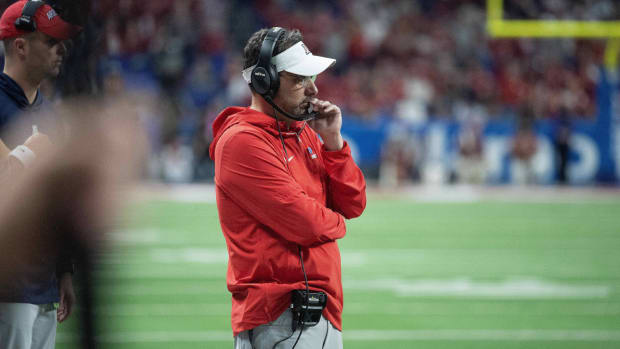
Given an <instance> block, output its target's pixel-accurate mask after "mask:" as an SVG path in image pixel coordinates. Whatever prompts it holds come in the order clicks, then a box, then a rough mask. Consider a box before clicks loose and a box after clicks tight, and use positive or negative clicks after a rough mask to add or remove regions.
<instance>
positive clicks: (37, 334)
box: [0, 303, 56, 349]
mask: <svg viewBox="0 0 620 349" xmlns="http://www.w3.org/2000/svg"><path fill="white" fill-rule="evenodd" d="M55 341H56V309H55V308H54V307H53V306H51V305H50V304H41V305H38V304H27V303H0V348H11V349H53V348H54V342H55Z"/></svg>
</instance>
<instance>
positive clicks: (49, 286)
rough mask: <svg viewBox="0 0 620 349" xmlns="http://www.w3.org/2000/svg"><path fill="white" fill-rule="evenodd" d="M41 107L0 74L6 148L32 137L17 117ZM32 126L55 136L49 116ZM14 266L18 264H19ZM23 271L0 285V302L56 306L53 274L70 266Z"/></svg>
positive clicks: (62, 261)
mask: <svg viewBox="0 0 620 349" xmlns="http://www.w3.org/2000/svg"><path fill="white" fill-rule="evenodd" d="M45 104H46V103H44V101H43V98H42V97H41V94H40V93H39V91H37V96H36V98H35V101H34V102H33V103H32V104H30V103H28V98H26V95H25V94H24V91H23V90H22V88H21V87H20V86H19V85H18V84H17V83H16V82H15V81H14V80H13V79H11V78H10V77H9V76H8V75H6V74H4V73H0V138H2V140H3V141H4V142H5V144H6V145H7V146H8V147H9V148H14V147H16V146H17V145H19V144H22V143H23V142H24V141H25V140H26V138H28V136H29V135H30V134H32V127H31V125H29V124H28V125H19V123H15V122H16V121H17V119H18V118H20V115H24V113H28V112H31V111H37V110H39V109H40V108H42V107H44V106H45ZM33 122H36V123H37V126H38V127H39V130H40V131H41V132H45V133H55V132H53V129H55V128H56V127H57V126H58V125H56V127H54V126H53V123H54V120H52V119H51V117H49V116H48V117H46V118H37V119H33ZM56 123H57V122H56ZM13 125H16V127H17V128H15V127H14V126H13ZM9 129H10V131H9ZM52 139H53V138H52ZM15 263H16V264H18V263H20V261H15ZM21 264H23V263H21ZM26 270H27V272H26V273H23V274H22V275H21V277H19V278H18V279H17V280H12V281H11V283H10V284H8V285H0V302H7V303H30V304H47V303H52V302H58V301H59V299H60V297H59V294H58V279H57V273H60V272H63V271H71V270H72V265H71V260H70V259H69V258H67V257H58V258H55V260H45V259H44V258H43V257H42V258H41V259H40V261H39V263H37V264H36V265H29V266H27V267H26Z"/></svg>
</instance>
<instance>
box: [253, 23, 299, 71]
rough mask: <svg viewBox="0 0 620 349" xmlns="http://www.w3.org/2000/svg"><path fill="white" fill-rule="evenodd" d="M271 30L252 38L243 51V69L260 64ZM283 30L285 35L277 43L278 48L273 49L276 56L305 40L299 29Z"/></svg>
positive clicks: (262, 30) (254, 35) (258, 33)
mask: <svg viewBox="0 0 620 349" xmlns="http://www.w3.org/2000/svg"><path fill="white" fill-rule="evenodd" d="M270 29H271V28H263V29H261V30H259V31H257V32H255V33H254V34H252V36H250V38H249V39H248V42H247V44H246V45H245V48H244V49H243V69H246V68H249V67H251V66H253V65H255V64H256V63H258V56H259V55H260V48H261V46H262V45H263V40H264V39H265V36H267V32H268V31H269V30H270ZM283 29H284V34H282V36H280V38H279V39H278V41H277V42H276V47H275V48H274V49H273V55H274V56H275V55H277V54H278V53H280V52H282V51H284V50H286V49H287V48H289V47H291V46H293V45H295V44H296V43H298V42H300V41H302V40H303V36H302V35H301V32H300V31H299V29H292V30H290V29H286V28H283Z"/></svg>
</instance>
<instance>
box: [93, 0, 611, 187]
mask: <svg viewBox="0 0 620 349" xmlns="http://www.w3.org/2000/svg"><path fill="white" fill-rule="evenodd" d="M504 2H505V3H506V5H505V8H506V13H505V17H506V18H514V19H524V18H527V19H554V18H555V19H567V18H570V19H587V20H592V19H599V20H608V19H617V18H615V17H614V16H616V17H617V15H618V7H619V6H618V5H616V4H615V3H614V2H613V1H612V0H600V1H596V2H588V1H575V2H566V1H552V0H540V1H539V0H529V1H520V2H516V1H504ZM567 4H569V5H567ZM95 10H96V11H97V12H98V14H99V18H101V20H102V28H103V31H104V46H105V56H106V57H107V59H106V60H105V61H104V63H103V64H102V66H101V69H102V73H103V76H104V77H105V78H104V84H103V85H104V90H105V92H106V93H108V94H119V93H122V91H123V90H124V89H127V88H142V89H148V90H151V91H152V92H153V93H154V95H156V96H157V100H158V101H157V102H158V103H159V104H160V105H161V107H160V108H159V109H158V110H159V111H160V112H161V114H162V115H160V116H161V118H160V119H159V120H161V122H159V123H157V124H153V125H150V132H151V138H152V139H154V140H161V142H155V143H156V144H154V147H155V149H156V153H158V154H163V155H164V156H167V157H169V158H170V159H171V161H169V163H168V164H166V163H165V162H163V163H162V162H160V163H158V164H157V165H155V167H157V168H154V169H153V171H154V172H156V173H163V177H164V179H167V180H170V181H177V180H178V181H183V180H188V179H192V178H194V179H195V178H206V177H208V176H209V174H210V171H211V170H212V164H211V163H210V161H208V159H207V158H208V157H207V154H206V149H207V146H208V144H209V142H210V137H211V135H210V123H211V121H212V120H213V119H214V118H215V116H216V115H217V113H218V111H219V110H221V109H222V108H223V107H225V106H227V105H246V104H248V103H249V98H250V95H249V90H248V88H247V86H246V84H245V82H244V81H243V79H242V78H241V69H242V63H241V59H240V57H241V54H242V50H243V46H244V44H245V40H246V39H247V37H248V36H249V35H250V34H251V33H252V32H253V31H255V30H256V29H257V28H260V27H269V26H273V25H279V26H284V27H289V28H298V29H300V30H301V31H302V33H304V42H305V43H306V44H307V46H308V47H309V48H310V49H311V50H312V51H313V52H314V53H315V54H320V55H323V56H328V57H333V58H336V59H337V63H336V65H335V67H334V68H333V69H330V70H329V71H328V72H326V73H324V74H322V75H321V76H320V77H319V79H317V86H318V88H319V91H320V92H319V94H320V95H321V98H323V99H326V100H329V101H332V102H334V103H336V104H338V105H339V106H341V108H342V110H343V113H344V114H345V116H346V117H351V118H359V119H363V120H370V121H372V120H375V119H378V118H386V119H389V120H400V121H402V122H406V123H408V124H412V125H416V124H423V123H425V122H426V121H428V120H433V119H447V120H457V121H460V122H465V123H468V124H474V125H480V124H483V123H484V122H486V121H487V120H491V119H500V118H512V119H515V120H516V119H521V118H525V119H528V120H536V119H541V118H593V117H594V115H595V113H596V110H595V84H596V80H597V74H598V67H599V66H600V64H601V62H602V56H603V51H604V41H602V40H575V39H561V40H560V39H553V40H548V39H547V40H543V39H527V38H521V39H499V40H498V39H492V38H490V37H489V36H488V34H487V32H486V28H485V25H486V11H485V1H482V0H480V1H431V0H420V1H397V0H383V1H380V0H356V1H354V0H339V1H320V0H319V1H312V2H296V1H292V0H258V1H241V0H237V1H216V0H186V1H174V0H157V1H137V0H100V1H98V2H97V5H96V8H95ZM474 128H475V127H474ZM188 161H189V162H191V163H195V164H198V166H179V164H183V163H187V162H188ZM166 168H168V170H166Z"/></svg>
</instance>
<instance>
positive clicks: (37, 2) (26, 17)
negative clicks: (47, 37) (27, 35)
mask: <svg viewBox="0 0 620 349" xmlns="http://www.w3.org/2000/svg"><path fill="white" fill-rule="evenodd" d="M44 4H45V3H44V2H43V1H41V0H29V1H28V2H27V3H26V5H24V8H23V10H22V15H21V16H20V17H18V18H17V19H16V20H15V28H17V29H19V30H23V31H28V32H33V31H35V30H37V23H36V21H35V20H34V14H35V13H36V12H37V10H38V9H39V7H41V6H43V5H44Z"/></svg>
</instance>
